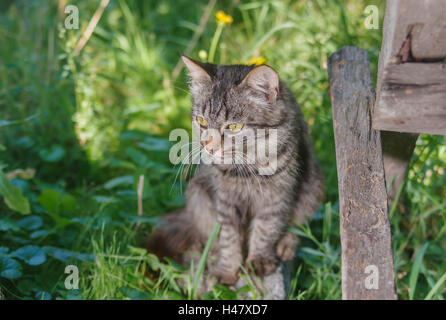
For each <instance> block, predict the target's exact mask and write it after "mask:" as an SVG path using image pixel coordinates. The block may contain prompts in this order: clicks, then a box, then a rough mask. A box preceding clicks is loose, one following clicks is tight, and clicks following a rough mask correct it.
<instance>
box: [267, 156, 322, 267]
mask: <svg viewBox="0 0 446 320" xmlns="http://www.w3.org/2000/svg"><path fill="white" fill-rule="evenodd" d="M305 178H306V179H303V181H302V182H301V186H300V189H299V195H298V198H297V203H296V206H295V208H294V212H293V214H292V216H291V219H290V221H289V223H288V226H292V227H297V226H299V225H300V224H302V223H304V222H305V221H306V220H308V219H309V218H310V217H311V216H313V215H314V213H315V212H316V210H317V208H318V207H319V205H320V204H321V202H322V198H323V195H324V179H323V177H322V174H321V172H320V169H319V167H318V165H317V163H314V164H313V168H312V170H311V171H309V172H308V176H307V177H305ZM298 243H299V239H298V237H297V235H296V234H295V233H294V232H291V231H287V232H285V233H284V234H283V236H282V237H281V239H280V241H279V242H278V244H277V248H276V253H277V256H278V257H279V258H280V260H282V261H289V260H292V259H293V258H294V256H295V255H296V247H297V244H298Z"/></svg>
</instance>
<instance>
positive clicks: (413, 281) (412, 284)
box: [409, 242, 429, 300]
mask: <svg viewBox="0 0 446 320" xmlns="http://www.w3.org/2000/svg"><path fill="white" fill-rule="evenodd" d="M428 246H429V242H426V243H425V244H424V245H423V246H422V247H421V248H420V249H419V250H418V252H417V256H416V257H415V261H414V262H413V266H412V271H411V272H410V279H409V299H410V300H413V298H414V296H415V289H416V287H417V280H418V275H419V274H420V269H421V263H423V257H424V253H425V252H426V249H427V247H428Z"/></svg>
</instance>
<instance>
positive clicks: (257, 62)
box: [246, 57, 266, 65]
mask: <svg viewBox="0 0 446 320" xmlns="http://www.w3.org/2000/svg"><path fill="white" fill-rule="evenodd" d="M265 62H266V59H265V58H264V57H252V58H251V59H249V61H248V62H247V63H246V64H247V65H251V64H255V65H261V64H264V63H265Z"/></svg>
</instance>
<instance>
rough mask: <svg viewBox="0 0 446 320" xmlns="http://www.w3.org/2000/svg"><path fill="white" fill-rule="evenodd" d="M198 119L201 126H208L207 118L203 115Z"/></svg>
mask: <svg viewBox="0 0 446 320" xmlns="http://www.w3.org/2000/svg"><path fill="white" fill-rule="evenodd" d="M197 121H198V123H199V124H200V126H202V127H205V128H206V127H207V126H208V122H207V121H206V120H204V118H203V117H200V116H198V117H197Z"/></svg>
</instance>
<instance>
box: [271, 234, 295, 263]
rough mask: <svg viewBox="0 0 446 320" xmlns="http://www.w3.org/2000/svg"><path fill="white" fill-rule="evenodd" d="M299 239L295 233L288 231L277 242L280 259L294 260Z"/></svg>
mask: <svg viewBox="0 0 446 320" xmlns="http://www.w3.org/2000/svg"><path fill="white" fill-rule="evenodd" d="M298 242H299V239H298V238H297V236H296V235H295V234H294V233H291V232H287V233H285V235H284V236H283V237H282V238H281V239H280V241H279V243H278V244H277V248H276V253H277V256H278V257H279V259H280V260H282V261H289V260H293V258H294V256H295V255H296V247H297V244H298Z"/></svg>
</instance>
